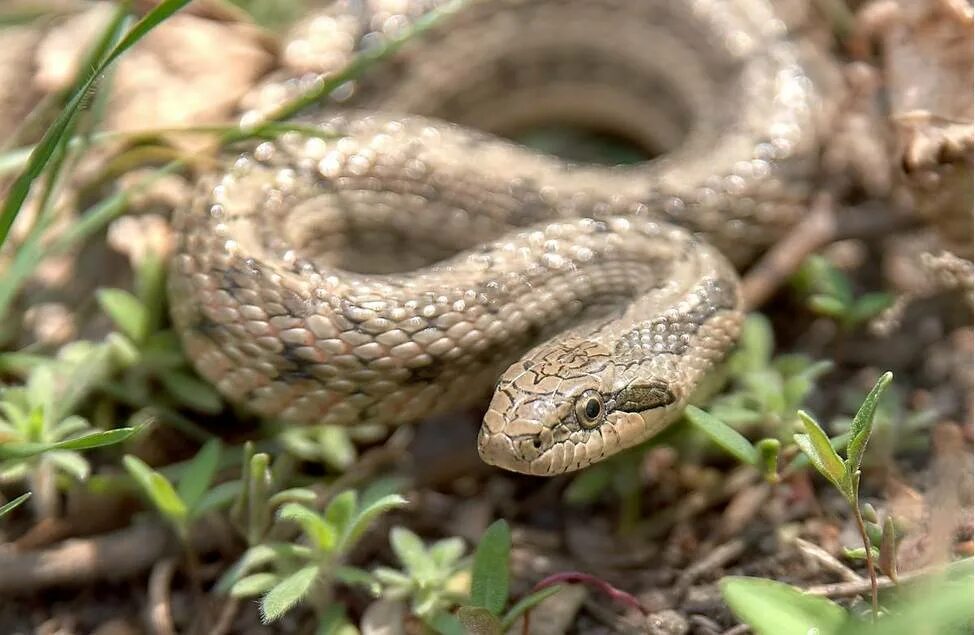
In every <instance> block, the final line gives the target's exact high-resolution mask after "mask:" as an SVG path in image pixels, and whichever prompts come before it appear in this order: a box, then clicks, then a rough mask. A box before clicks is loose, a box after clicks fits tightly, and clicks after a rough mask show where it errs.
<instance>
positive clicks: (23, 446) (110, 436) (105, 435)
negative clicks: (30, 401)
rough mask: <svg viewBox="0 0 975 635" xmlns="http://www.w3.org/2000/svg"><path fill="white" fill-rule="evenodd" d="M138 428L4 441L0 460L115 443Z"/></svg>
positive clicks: (0, 448)
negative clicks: (52, 439) (55, 438)
mask: <svg viewBox="0 0 975 635" xmlns="http://www.w3.org/2000/svg"><path fill="white" fill-rule="evenodd" d="M136 430H137V428H116V429H114V430H106V431H104V432H95V433H92V434H87V435H85V436H82V437H78V438H76V439H68V440H66V441H58V442H57V443H2V444H0V460H5V459H14V458H18V459H25V458H28V457H31V456H35V455H37V454H43V453H45V452H51V451H54V450H89V449H91V448H99V447H102V446H106V445H114V444H116V443H119V442H121V441H124V440H125V439H128V438H129V437H130V436H132V435H133V434H134V433H135V431H136Z"/></svg>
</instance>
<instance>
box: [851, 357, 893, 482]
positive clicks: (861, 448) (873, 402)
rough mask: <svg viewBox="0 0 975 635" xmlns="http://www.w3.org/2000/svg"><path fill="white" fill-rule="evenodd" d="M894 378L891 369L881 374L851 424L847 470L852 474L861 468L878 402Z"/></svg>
mask: <svg viewBox="0 0 975 635" xmlns="http://www.w3.org/2000/svg"><path fill="white" fill-rule="evenodd" d="M893 379H894V374H893V373H891V372H890V371H887V372H886V373H884V374H883V375H881V376H880V377H879V378H878V379H877V383H876V384H874V387H873V388H872V389H871V390H870V392H869V393H868V394H867V396H866V397H865V398H864V400H863V404H862V405H861V406H860V409H859V410H857V413H856V415H855V416H854V417H853V422H852V423H851V424H850V441H849V443H848V444H847V446H846V470H847V472H848V473H849V474H851V475H852V474H853V473H854V472H857V471H858V470H859V469H860V464H861V463H862V462H863V453H864V452H865V451H866V449H867V442H868V441H869V440H870V432H871V430H872V429H873V416H874V413H875V412H876V411H877V402H878V401H879V400H880V396H881V395H882V394H883V392H884V390H886V388H887V386H888V385H890V382H891V381H892V380H893Z"/></svg>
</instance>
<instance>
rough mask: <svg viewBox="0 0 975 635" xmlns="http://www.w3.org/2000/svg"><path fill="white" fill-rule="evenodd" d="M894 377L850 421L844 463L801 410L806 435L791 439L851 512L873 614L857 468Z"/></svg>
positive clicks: (872, 572)
mask: <svg viewBox="0 0 975 635" xmlns="http://www.w3.org/2000/svg"><path fill="white" fill-rule="evenodd" d="M893 377H894V376H893V374H892V373H890V372H886V373H884V374H883V375H881V376H880V378H879V379H878V380H877V383H876V384H875V385H874V387H873V389H872V390H871V391H870V393H869V394H868V395H867V396H866V398H865V399H864V400H863V404H862V405H861V406H860V409H859V410H858V411H857V413H856V415H855V416H854V417H853V422H852V424H851V425H850V437H849V441H848V442H847V445H846V460H843V459H842V458H840V455H839V454H838V453H837V452H836V450H835V449H834V448H833V445H832V443H831V441H830V439H829V437H828V436H827V435H826V433H825V432H824V431H823V428H822V427H821V426H820V425H819V423H817V422H816V420H815V419H814V418H813V417H812V416H811V415H809V414H808V413H806V412H804V411H801V410H800V411H799V417H800V418H801V419H802V423H803V425H804V426H805V430H806V431H805V433H804V434H796V435H795V437H794V438H795V441H796V444H797V445H798V446H799V449H800V450H802V452H803V454H805V455H806V456H807V457H809V460H810V462H812V464H813V467H815V468H816V471H818V472H819V473H820V474H822V475H823V476H824V477H825V478H826V479H827V480H828V481H829V482H830V483H832V484H833V486H834V487H835V488H836V489H837V490H838V491H839V492H840V493H841V494H842V495H843V498H845V499H846V501H847V503H848V504H849V506H850V509H851V510H852V512H853V517H854V519H855V520H856V523H857V527H858V529H859V530H860V536H861V538H862V540H863V547H864V554H865V558H866V563H867V572H868V573H869V575H870V582H871V593H870V595H871V604H872V606H873V611H874V613H875V614H876V613H877V610H878V605H877V572H876V570H875V569H874V557H873V553H872V544H871V541H870V537H869V536H868V534H867V528H866V526H865V525H864V521H863V515H862V513H861V510H860V467H861V465H862V463H863V455H864V452H865V451H866V449H867V443H868V442H869V441H870V433H871V431H872V429H873V418H874V413H875V411H876V409H877V401H878V400H879V399H880V396H881V394H883V391H884V389H885V388H886V387H887V385H888V384H890V382H891V380H893Z"/></svg>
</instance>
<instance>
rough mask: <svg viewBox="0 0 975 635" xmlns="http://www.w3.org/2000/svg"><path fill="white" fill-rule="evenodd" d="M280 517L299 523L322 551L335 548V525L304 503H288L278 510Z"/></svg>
mask: <svg viewBox="0 0 975 635" xmlns="http://www.w3.org/2000/svg"><path fill="white" fill-rule="evenodd" d="M278 518H281V519H283V520H290V521H293V522H295V523H297V524H298V525H299V526H300V527H301V529H302V531H304V532H305V535H307V536H308V538H309V539H310V540H311V541H312V542H313V543H314V545H315V547H316V548H317V549H319V550H320V551H325V552H329V551H332V550H333V549H334V548H335V543H336V540H337V539H338V532H336V530H335V527H334V526H332V525H331V524H330V523H328V522H326V520H325V519H324V518H322V517H321V516H319V515H318V514H316V513H315V512H314V511H313V510H311V509H309V508H307V507H305V506H304V505H302V504H300V503H286V504H285V505H283V506H282V507H281V509H280V510H278Z"/></svg>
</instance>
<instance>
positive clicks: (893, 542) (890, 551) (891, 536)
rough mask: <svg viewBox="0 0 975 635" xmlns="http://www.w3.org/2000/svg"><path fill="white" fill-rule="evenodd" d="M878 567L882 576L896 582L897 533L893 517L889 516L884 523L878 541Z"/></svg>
mask: <svg viewBox="0 0 975 635" xmlns="http://www.w3.org/2000/svg"><path fill="white" fill-rule="evenodd" d="M879 565H880V570H881V571H883V572H884V575H886V576H887V577H888V578H890V579H891V580H893V581H894V582H897V531H896V528H895V527H894V517H893V516H890V515H888V516H887V520H885V521H884V533H883V536H882V537H881V539H880V558H879Z"/></svg>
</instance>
